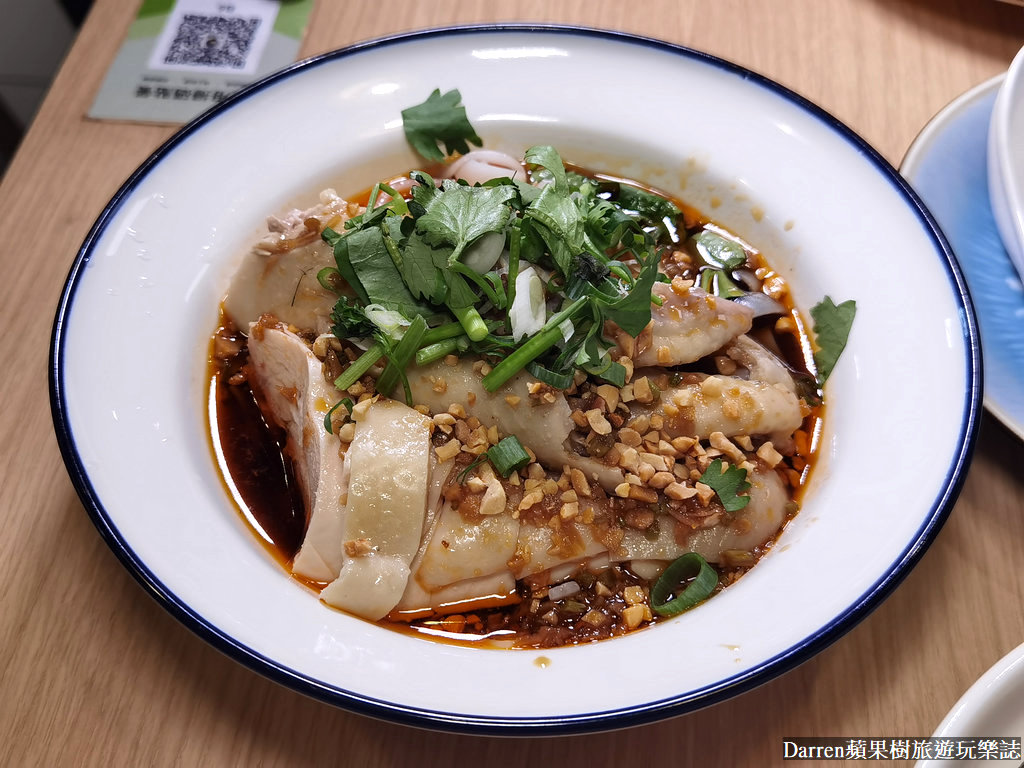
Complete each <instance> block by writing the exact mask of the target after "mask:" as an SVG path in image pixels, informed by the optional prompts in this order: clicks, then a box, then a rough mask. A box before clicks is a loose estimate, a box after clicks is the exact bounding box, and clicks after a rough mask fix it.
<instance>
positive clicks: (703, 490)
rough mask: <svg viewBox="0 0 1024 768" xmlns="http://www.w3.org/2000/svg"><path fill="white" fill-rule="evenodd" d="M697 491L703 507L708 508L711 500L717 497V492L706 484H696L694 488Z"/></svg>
mask: <svg viewBox="0 0 1024 768" xmlns="http://www.w3.org/2000/svg"><path fill="white" fill-rule="evenodd" d="M694 487H695V488H696V489H697V498H698V499H699V500H700V503H701V504H702V505H703V506H705V507H706V506H707V505H708V504H709V503H711V499H712V498H713V497H714V495H715V490H714V488H712V487H711V486H710V485H705V484H704V483H696V484H695V486H694Z"/></svg>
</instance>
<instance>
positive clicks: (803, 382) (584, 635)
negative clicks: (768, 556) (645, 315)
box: [209, 164, 824, 648]
mask: <svg viewBox="0 0 1024 768" xmlns="http://www.w3.org/2000/svg"><path fill="white" fill-rule="evenodd" d="M566 168H567V170H569V171H574V172H576V173H580V174H582V175H586V176H589V177H590V178H591V179H594V180H595V181H597V182H599V183H600V184H601V189H602V194H603V195H606V196H608V197H609V198H614V197H615V195H616V190H617V189H618V188H619V185H620V184H627V185H629V186H633V187H638V188H640V189H643V190H645V191H648V192H652V193H654V194H656V195H658V196H659V197H662V198H665V199H667V200H669V201H671V202H672V203H673V204H674V205H675V206H676V207H677V208H678V209H679V210H680V211H681V213H680V215H679V216H677V217H676V218H675V221H673V222H671V223H670V224H671V226H667V227H666V231H665V232H664V233H663V235H662V237H661V238H660V239H659V242H658V245H659V246H660V247H662V248H665V249H666V252H665V255H664V256H663V258H662V269H663V271H664V272H665V273H666V274H667V275H668V276H669V277H675V276H680V277H683V278H684V279H691V280H694V281H695V282H697V283H699V282H700V276H701V275H700V273H701V271H702V269H701V266H700V261H699V258H698V257H697V252H696V250H695V248H694V246H693V239H692V237H693V235H695V234H698V233H699V232H701V231H702V230H710V231H713V232H715V233H716V234H718V235H722V236H724V237H726V238H728V239H730V240H734V241H735V242H737V243H739V244H740V245H742V246H743V247H744V249H745V250H746V252H747V254H748V264H747V265H745V267H744V272H745V275H744V277H745V278H746V280H748V281H749V280H750V279H751V276H753V278H756V280H757V281H758V282H759V283H760V285H761V288H762V290H763V291H764V292H765V293H768V294H769V295H771V296H772V298H774V299H776V300H777V301H778V302H780V303H781V304H782V305H783V306H784V307H785V310H786V312H785V314H782V315H781V316H778V317H773V316H767V317H759V318H755V320H754V325H753V328H752V329H751V331H750V335H751V336H752V337H753V338H755V339H756V340H758V341H759V342H761V343H762V344H763V345H764V346H766V347H767V348H768V349H769V350H770V351H773V352H775V353H776V354H777V355H778V356H779V357H780V358H781V359H782V360H783V361H784V362H785V363H786V364H787V365H788V366H789V367H790V368H791V369H792V371H793V373H794V378H795V380H796V382H797V386H798V391H800V392H801V393H802V394H804V396H805V399H806V400H807V401H808V402H809V403H811V408H810V413H809V415H808V416H807V417H806V418H805V419H804V422H803V424H802V426H801V428H800V429H799V430H797V432H796V433H795V435H794V441H795V443H796V453H795V455H794V456H792V457H789V456H787V457H786V458H785V459H784V460H783V463H782V464H780V465H779V468H778V471H780V473H781V474H782V476H783V478H784V480H785V482H786V484H787V485H788V486H789V488H790V493H791V498H792V500H793V501H792V502H791V504H790V505H789V507H788V511H789V516H790V517H791V516H792V515H793V514H795V512H796V511H797V509H798V508H799V502H800V500H801V496H802V491H803V489H804V488H805V487H806V485H807V482H808V479H809V477H810V472H811V470H812V467H813V459H814V457H815V454H816V450H817V439H818V435H819V434H820V430H821V419H822V417H823V415H824V405H823V404H822V401H821V392H820V391H819V390H818V389H817V385H816V383H815V379H814V375H813V374H812V373H811V371H812V370H813V366H812V364H811V363H810V362H809V361H810V360H812V344H811V341H810V339H809V337H808V334H807V332H806V329H805V326H804V323H803V320H802V318H801V316H800V313H799V311H798V310H797V309H796V307H795V306H794V305H793V301H792V297H791V296H790V293H789V290H788V288H787V286H786V285H785V282H784V281H783V280H782V278H781V277H780V276H778V275H777V274H776V273H775V272H774V271H773V270H772V269H771V268H770V267H769V266H768V264H767V263H766V262H765V261H764V259H763V257H762V256H761V254H760V253H759V252H757V251H756V250H754V249H753V248H751V247H750V246H749V245H748V244H746V243H745V242H743V241H742V240H740V239H739V238H737V237H735V236H734V235H731V234H730V233H728V232H727V231H726V230H724V229H723V228H721V227H719V226H717V225H715V224H714V223H713V222H712V221H711V220H710V219H708V218H707V217H705V216H704V215H703V214H701V213H700V212H699V211H697V210H695V209H694V208H693V207H691V206H688V205H686V204H685V203H684V202H682V201H681V200H678V199H676V198H673V197H672V196H670V195H667V194H665V193H664V192H661V191H659V190H656V189H653V188H651V187H649V186H646V185H643V184H639V183H637V182H635V181H632V180H627V179H621V178H619V177H614V176H610V175H605V174H599V173H594V172H590V171H587V170H584V169H581V168H579V167H576V166H571V165H568V164H566ZM403 181H405V182H407V183H402V182H403ZM391 185H392V186H393V188H395V189H397V190H399V191H400V192H402V193H403V194H406V193H407V190H408V189H409V185H410V183H409V182H408V177H407V176H400V177H396V179H395V180H393V181H392V182H391ZM369 195H370V190H365V191H364V192H363V193H362V194H361V195H359V196H357V197H355V198H354V200H355V201H357V202H360V203H361V204H365V203H366V201H367V200H368V198H369ZM247 360H248V352H247V348H246V338H245V336H244V334H242V333H240V332H239V331H238V330H237V329H235V328H233V327H232V326H231V324H230V321H228V320H227V318H226V317H225V315H224V313H223V311H222V313H221V322H220V325H219V327H218V329H217V330H216V332H215V333H214V335H213V338H212V340H211V347H210V357H209V382H210V384H209V386H210V411H209V417H210V420H211V425H210V426H211V431H210V435H211V439H212V449H213V452H214V455H215V459H216V461H217V463H218V465H219V467H220V469H221V473H222V479H223V480H224V482H225V486H226V489H227V490H228V492H229V494H230V495H231V496H232V498H233V499H234V500H235V502H236V504H237V506H238V507H239V511H240V513H241V514H242V515H243V517H244V518H245V519H246V521H247V523H248V524H249V525H250V526H251V527H252V528H253V529H254V531H255V532H256V533H257V535H258V536H259V537H260V539H261V540H262V542H263V543H264V545H265V546H266V548H267V549H268V551H270V552H271V553H272V554H273V555H274V557H275V558H276V559H277V560H278V561H279V562H280V563H281V564H282V566H284V567H285V568H286V569H287V570H288V571H289V573H290V568H289V564H290V562H291V560H292V559H293V558H294V556H295V554H296V553H297V552H298V550H299V547H300V546H301V544H302V540H303V537H304V535H305V529H306V525H307V519H306V514H307V513H306V510H305V508H304V505H303V500H302V496H301V493H300V491H299V488H298V485H297V483H296V481H295V478H294V476H293V473H292V469H291V461H290V460H289V458H288V456H287V455H286V453H285V451H284V434H283V431H281V430H279V429H277V428H276V427H272V426H271V425H268V424H267V422H266V421H265V419H264V418H263V415H262V413H261V411H260V407H259V398H258V394H257V393H254V392H253V389H252V388H251V386H250V385H249V383H248V381H247V378H246V363H247ZM686 369H687V371H688V372H704V373H717V372H718V371H716V370H715V368H714V363H713V361H711V360H710V359H707V358H705V359H704V360H702V361H699V362H698V363H694V364H690V365H687V366H686ZM783 527H784V526H783ZM779 533H781V529H780V531H779ZM777 535H778V534H776V536H777ZM773 543H774V540H773V541H769V542H767V543H766V544H765V545H764V546H763V547H760V548H758V550H756V551H754V552H752V553H750V558H749V561H747V562H742V563H741V564H736V563H734V564H731V565H719V566H717V567H716V570H717V571H718V573H719V587H718V589H716V593H717V591H719V590H720V589H721V588H722V587H724V586H727V585H728V584H730V583H732V582H734V581H735V580H736V579H737V578H739V577H740V576H741V575H742V574H743V573H745V572H746V571H747V570H749V568H750V567H752V565H753V564H754V563H756V561H757V560H758V559H759V558H760V556H761V555H762V554H763V553H764V551H766V550H767V549H769V548H770V547H771V546H772V544H773ZM295 578H299V577H295ZM572 578H574V579H575V580H576V582H577V583H578V584H579V585H580V587H581V590H580V592H578V593H577V594H576V595H574V596H573V597H572V599H569V600H564V601H561V602H562V603H564V604H565V605H564V606H562V608H564V609H565V610H562V608H560V609H559V610H560V616H559V623H558V625H557V626H550V625H547V624H545V623H543V622H542V621H541V620H540V618H539V616H538V615H536V613H535V612H531V610H530V609H531V608H536V601H538V600H540V599H543V596H545V595H546V594H547V591H548V587H547V586H546V585H540V584H536V585H534V584H531V580H530V578H529V577H527V578H524V579H522V580H520V582H519V583H518V584H517V592H518V602H517V603H515V604H511V605H505V606H503V607H497V608H481V606H480V604H479V602H478V603H476V604H475V606H474V607H473V609H472V610H467V611H465V612H459V606H457V605H453V606H448V608H449V610H448V611H447V612H446V614H445V615H435V616H429V617H426V618H417V619H415V620H412V621H404V620H401V617H400V616H392V617H391V618H394V619H396V620H395V621H389V620H388V619H384V620H382V622H381V623H382V624H384V625H387V626H389V627H391V628H393V629H398V630H402V631H412V632H416V633H419V634H424V635H427V636H429V637H431V638H434V639H439V640H444V641H448V642H457V643H466V642H477V643H479V642H480V641H486V643H488V644H498V645H501V646H515V647H532V648H542V647H552V646H559V645H568V644H574V643H579V642H589V641H592V640H598V639H603V638H605V637H611V636H616V635H621V634H625V633H626V632H627V631H630V630H628V629H626V628H625V627H623V626H622V625H621V624H620V623H618V622H615V621H611V622H608V623H606V624H605V625H603V626H601V627H595V626H592V625H591V624H588V623H586V622H584V621H581V620H580V619H581V617H583V616H585V615H587V614H588V612H590V611H592V610H598V611H603V612H605V613H607V615H609V616H616V615H617V614H618V613H620V612H621V610H622V609H623V608H625V607H626V605H627V602H628V601H627V599H626V596H627V595H628V594H629V592H628V589H629V588H649V586H650V582H648V581H647V580H646V579H643V578H641V577H639V576H637V575H636V574H634V573H633V572H632V571H630V570H629V568H628V567H626V566H625V564H614V565H612V566H611V567H610V568H608V569H607V570H605V571H603V572H601V573H599V574H592V573H590V572H589V571H587V570H585V569H582V568H581V569H580V570H579V571H578V572H577V573H576V574H575V575H574V576H573V577H572ZM299 580H300V581H302V582H303V583H305V584H307V586H309V587H311V588H312V589H314V590H317V591H319V590H320V589H321V588H323V586H325V585H324V584H320V583H316V582H310V581H308V580H306V579H301V578H299ZM657 621H658V616H657V614H655V615H654V619H653V621H652V622H651V623H656V622H657Z"/></svg>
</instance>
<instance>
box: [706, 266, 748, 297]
mask: <svg viewBox="0 0 1024 768" xmlns="http://www.w3.org/2000/svg"><path fill="white" fill-rule="evenodd" d="M700 287H701V288H702V289H703V290H705V291H707V292H708V293H713V294H714V295H715V296H721V297H722V298H723V299H732V298H735V297H737V296H743V295H744V294H745V293H746V291H744V290H743V289H742V288H740V287H739V286H738V285H736V283H734V282H733V281H732V278H730V277H729V275H727V274H726V273H725V271H724V270H721V269H705V270H704V271H703V272H701V274H700Z"/></svg>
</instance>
